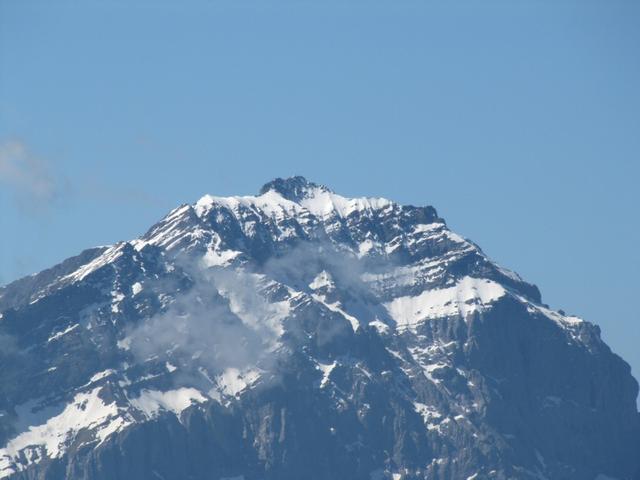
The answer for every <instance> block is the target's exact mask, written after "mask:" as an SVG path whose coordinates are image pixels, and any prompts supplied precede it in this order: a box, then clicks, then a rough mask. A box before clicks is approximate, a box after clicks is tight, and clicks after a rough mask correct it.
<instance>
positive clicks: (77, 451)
mask: <svg viewBox="0 0 640 480" xmlns="http://www.w3.org/2000/svg"><path fill="white" fill-rule="evenodd" d="M0 312H1V317H0V365H1V366H2V368H1V369H0V446H1V447H2V448H1V449H0V478H12V479H47V480H48V479H92V480H98V479H105V480H107V479H108V480H120V479H122V480H130V479H141V480H142V479H150V480H151V479H154V480H156V479H167V480H169V479H194V480H196V479H198V480H199V479H203V480H204V479H207V480H211V479H215V480H218V479H226V480H232V479H233V480H254V479H255V480H258V479H265V480H272V479H273V480H276V479H277V480H285V479H311V480H314V479H327V480H329V479H331V480H352V479H353V480H355V479H366V480H378V479H379V480H382V479H393V480H398V479H403V480H404V479H407V480H408V479H434V480H445V479H463V480H464V479H467V480H471V479H475V480H479V479H485V478H487V479H549V480H556V479H567V480H568V479H575V480H585V479H587V480H593V479H598V480H605V479H618V480H626V479H638V478H640V416H639V414H638V412H637V408H636V397H637V393H638V385H637V383H636V381H635V380H634V379H633V377H632V376H631V373H630V368H629V366H628V365H627V364H626V363H625V362H624V361H623V360H622V359H621V358H619V357H618V356H616V355H615V354H613V353H612V352H611V350H610V349H609V347H607V345H605V344H604V342H603V341H602V340H601V338H600V331H599V329H598V327H597V326H595V325H593V324H590V323H588V322H586V321H583V320H581V319H579V318H576V317H572V316H567V315H565V314H564V313H563V312H558V311H553V310H551V309H549V308H548V307H547V306H545V305H544V304H543V303H542V301H541V297H540V293H539V291H538V289H537V288H536V287H535V286H534V285H531V284H529V283H526V282H525V281H524V280H522V279H521V278H520V277H519V276H518V275H516V274H515V273H513V272H511V271H508V270H506V269H503V268H501V267H499V266H498V265H496V264H495V263H493V262H492V261H491V260H490V259H488V258H487V257H486V256H485V255H484V253H483V252H482V250H480V248H479V247H478V246H477V245H475V244H473V243H472V242H470V241H468V240H465V239H463V238H462V237H460V236H458V235H456V234H455V233H453V232H451V231H450V230H449V229H448V228H447V226H446V224H445V222H444V220H443V219H441V218H439V217H438V215H437V213H436V211H435V210H434V209H433V208H432V207H414V206H402V205H398V204H396V203H393V202H391V201H388V200H385V199H379V198H357V199H348V198H344V197H342V196H339V195H337V194H335V193H333V192H332V191H330V190H329V189H327V188H326V187H324V186H320V185H316V184H313V183H310V182H308V181H306V180H305V179H304V178H302V177H294V178H289V179H277V180H274V181H273V182H270V183H268V184H267V185H265V186H264V187H263V188H262V190H261V191H260V195H258V196H255V197H227V198H221V197H212V196H205V197H203V198H202V199H200V200H199V201H198V202H197V203H196V204H194V205H184V206H181V207H179V208H177V209H175V210H173V211H172V212H170V213H169V214H168V215H167V216H166V217H165V218H164V219H162V220H161V221H160V222H159V223H158V224H156V225H154V226H153V227H152V228H151V229H150V230H149V231H148V232H147V233H146V234H145V235H144V236H142V237H141V238H139V239H136V240H133V241H130V242H122V243H118V244H116V245H113V246H110V247H102V248H94V249H91V250H87V251H85V252H83V253H81V254H80V255H79V256H77V257H74V258H71V259H69V260H66V261H65V262H63V263H61V264H60V265H57V266H55V267H53V268H52V269H50V270H46V271H44V272H41V273H39V274H37V275H35V276H31V277H28V278H25V279H22V280H19V281H17V282H14V283H12V284H10V285H7V286H5V287H3V288H0Z"/></svg>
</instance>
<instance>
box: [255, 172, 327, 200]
mask: <svg viewBox="0 0 640 480" xmlns="http://www.w3.org/2000/svg"><path fill="white" fill-rule="evenodd" d="M270 191H275V192H277V193H279V194H280V195H281V196H282V197H283V198H286V199H287V200H291V201H292V202H296V203H298V202H300V201H301V200H304V199H305V198H309V197H312V196H314V193H315V192H318V191H321V192H327V193H333V192H332V191H331V190H330V189H329V188H328V187H326V186H324V185H320V184H317V183H313V182H310V181H309V180H307V179H306V178H305V177H303V176H301V175H296V176H293V177H288V178H280V177H278V178H276V179H274V180H272V181H270V182H268V183H265V184H264V185H263V186H262V188H261V189H260V195H263V194H265V193H267V192H270Z"/></svg>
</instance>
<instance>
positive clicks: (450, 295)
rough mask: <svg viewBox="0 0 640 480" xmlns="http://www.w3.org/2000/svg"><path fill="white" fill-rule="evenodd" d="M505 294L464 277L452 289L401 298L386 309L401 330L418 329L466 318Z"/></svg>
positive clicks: (496, 286) (482, 281) (495, 286)
mask: <svg viewBox="0 0 640 480" xmlns="http://www.w3.org/2000/svg"><path fill="white" fill-rule="evenodd" d="M505 294H506V291H505V289H504V288H503V287H502V286H500V285H499V284H498V283H496V282H493V281H491V280H487V279H480V278H473V277H464V278H462V279H461V280H460V281H458V283H457V284H456V285H455V286H453V287H449V288H441V289H433V290H425V291H424V292H422V293H421V294H420V295H417V296H415V297H410V296H408V297H398V298H396V299H394V300H393V301H391V302H389V303H386V304H385V307H386V309H387V311H388V312H389V315H390V316H391V317H392V318H393V319H394V320H395V321H396V324H397V326H398V327H399V328H401V329H405V328H415V327H416V326H417V325H419V324H420V323H422V322H424V321H426V320H429V319H433V318H442V317H451V316H455V315H460V316H461V317H463V318H466V317H467V316H468V315H470V314H471V313H473V312H477V311H483V310H484V309H486V308H487V306H488V305H490V304H491V303H492V302H495V301H496V300H498V299H499V298H501V297H502V296H504V295H505Z"/></svg>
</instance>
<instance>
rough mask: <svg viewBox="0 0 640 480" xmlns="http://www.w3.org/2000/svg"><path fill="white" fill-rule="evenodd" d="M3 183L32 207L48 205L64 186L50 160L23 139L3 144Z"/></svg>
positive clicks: (0, 178) (0, 148) (0, 176)
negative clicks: (49, 164) (59, 181)
mask: <svg viewBox="0 0 640 480" xmlns="http://www.w3.org/2000/svg"><path fill="white" fill-rule="evenodd" d="M0 183H2V184H5V185H7V186H8V187H9V188H10V189H11V190H13V192H14V194H15V195H16V198H17V200H18V201H20V202H21V203H23V202H27V203H28V205H29V206H37V207H46V206H48V205H49V204H50V202H51V201H53V200H54V199H55V198H56V197H57V196H58V194H59V193H60V185H59V184H58V182H57V180H56V178H55V176H54V175H53V174H52V173H51V171H50V169H49V167H48V165H47V163H46V162H44V161H43V160H42V159H40V158H38V157H37V156H35V155H33V153H32V152H31V151H30V150H29V148H28V147H27V146H26V145H25V144H24V143H22V142H19V141H7V142H4V143H0Z"/></svg>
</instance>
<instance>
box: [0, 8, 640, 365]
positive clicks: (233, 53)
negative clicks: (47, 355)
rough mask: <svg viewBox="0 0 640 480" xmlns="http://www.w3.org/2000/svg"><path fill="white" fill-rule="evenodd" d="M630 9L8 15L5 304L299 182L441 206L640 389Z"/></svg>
mask: <svg viewBox="0 0 640 480" xmlns="http://www.w3.org/2000/svg"><path fill="white" fill-rule="evenodd" d="M639 26H640V2H637V1H618V0H602V1H599V2H594V1H589V0H579V1H562V0H553V1H552V0H550V1H529V2H523V1H517V0H509V1H506V0H505V1H502V2H497V1H469V2H467V1H455V2H450V1H442V2H429V1H423V2H415V1H396V0H394V1H388V2H381V1H351V2H349V1H340V2H338V1H316V2H308V1H279V2H273V1H268V0H262V1H256V2H248V1H242V0H234V1H229V2H216V1H208V2H199V1H195V0H194V1H188V2H178V1H174V2H166V1H161V0H160V1H157V0H154V1H150V0H149V1H144V2H142V1H99V2H98V1H92V0H89V1H74V2H66V1H50V0H47V1H42V2H35V1H29V0H22V1H13V0H0V283H6V282H8V281H10V280H12V279H15V278H17V277H19V276H22V275H25V274H28V273H32V272H35V271H38V270H41V269H43V268H45V267H47V266H50V265H52V264H54V263H55V262H58V261H60V260H62V259H64V258H66V257H68V256H71V255H73V254H76V253H78V252H79V251H80V250H82V249H84V248H86V247H89V246H93V245H98V244H108V243H112V242H115V241H117V240H121V239H130V238H133V237H136V236H138V235H139V234H141V233H143V231H144V230H145V229H146V228H147V227H148V226H150V225H151V224H152V223H153V222H154V221H156V220H157V219H159V218H160V217H161V216H162V215H163V214H164V213H165V212H167V211H168V210H169V209H171V208H172V207H174V206H176V205H178V204H180V203H185V202H192V201H194V200H196V199H197V198H199V197H200V196H201V195H202V194H204V193H207V192H209V193H214V194H220V195H226V194H250V193H254V192H257V190H258V189H259V187H260V186H261V185H262V184H263V183H265V182H266V181H267V180H270V179H271V178H273V177H276V176H288V175H292V174H302V175H305V176H306V177H307V178H309V179H311V180H314V181H317V182H321V183H325V184H327V185H329V186H330V187H332V188H333V189H334V190H336V191H338V192H340V193H343V194H346V195H376V196H385V197H388V198H391V199H394V200H397V201H400V202H403V203H413V204H431V205H434V206H435V207H436V208H437V209H438V211H439V213H440V214H441V215H442V216H444V217H445V218H446V219H447V221H448V223H449V225H450V226H451V227H452V228H453V229H455V230H456V231H458V232H460V233H461V234H463V235H465V236H467V237H469V238H471V239H473V240H474V241H476V242H477V243H478V244H480V245H481V246H482V247H483V248H484V250H485V251H486V252H487V253H488V254H489V255H490V256H492V257H493V258H495V259H496V260H498V261H499V262H500V263H501V264H503V265H505V266H507V267H509V268H512V269H514V270H516V271H518V272H519V273H521V274H522V275H523V276H524V277H525V278H526V279H528V280H530V281H532V282H535V283H536V284H538V286H539V287H540V288H541V290H542V293H543V298H544V299H545V300H546V301H547V302H548V303H549V304H551V305H552V306H553V307H555V308H563V309H565V310H566V311H567V312H570V313H574V314H579V315H581V316H583V317H585V318H586V319H588V320H591V321H593V322H596V323H598V324H600V325H601V326H602V329H603V336H604V338H605V339H606V340H607V341H608V342H609V343H610V345H611V346H612V347H613V349H614V351H616V352H618V353H620V354H621V355H622V356H623V357H625V358H626V359H627V360H628V361H629V362H630V363H631V364H632V366H633V369H634V372H635V374H636V376H638V374H639V373H640V348H639V344H640V308H639V304H640V280H639V279H640V268H639V267H640V253H639V252H640V220H639V218H640V215H639V213H638V207H640V193H639V192H640V188H639V186H638V181H639V180H640V156H639V152H640V27H639Z"/></svg>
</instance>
